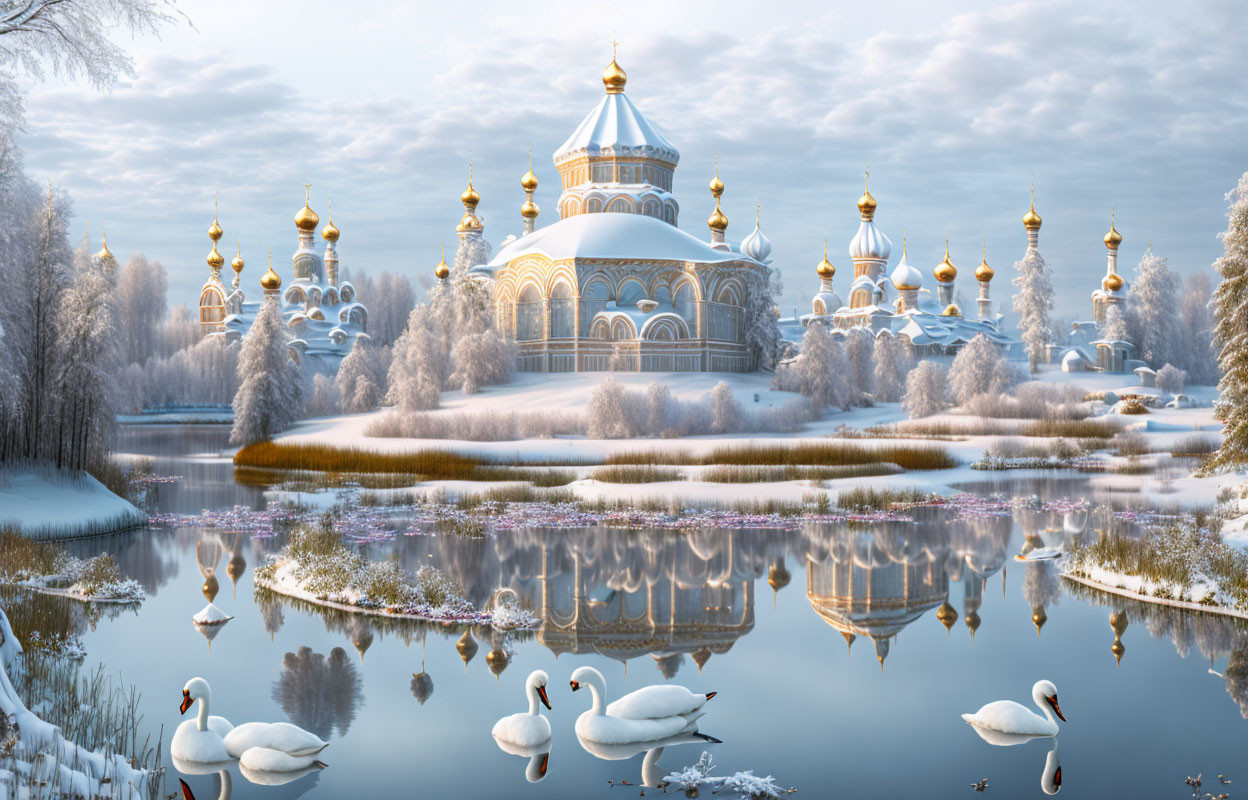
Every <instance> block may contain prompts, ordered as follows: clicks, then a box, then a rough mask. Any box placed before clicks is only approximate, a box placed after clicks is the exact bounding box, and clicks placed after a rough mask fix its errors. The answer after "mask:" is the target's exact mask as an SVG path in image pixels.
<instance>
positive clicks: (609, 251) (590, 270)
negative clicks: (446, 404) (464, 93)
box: [435, 58, 771, 372]
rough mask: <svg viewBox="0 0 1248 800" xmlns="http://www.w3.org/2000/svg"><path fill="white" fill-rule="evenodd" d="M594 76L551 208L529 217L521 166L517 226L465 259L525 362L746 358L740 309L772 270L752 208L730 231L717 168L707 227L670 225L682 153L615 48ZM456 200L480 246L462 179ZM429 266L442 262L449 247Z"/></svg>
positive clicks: (529, 197)
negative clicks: (738, 234) (552, 218)
mask: <svg viewBox="0 0 1248 800" xmlns="http://www.w3.org/2000/svg"><path fill="white" fill-rule="evenodd" d="M602 82H603V87H604V90H605V93H604V96H603V98H602V99H601V101H599V103H598V104H597V105H596V106H595V107H594V109H593V110H592V111H590V112H589V114H588V115H587V116H586V117H585V118H584V119H583V120H582V121H581V123H580V125H578V126H577V127H576V129H575V130H574V131H573V132H572V134H571V135H570V136H569V137H568V139H567V140H566V141H565V142H564V143H563V144H562V145H560V147H559V148H558V149H557V150H556V151H555V153H554V163H555V166H556V168H557V169H558V171H559V177H560V183H561V185H560V195H559V199H558V201H557V203H556V204H555V208H556V210H557V212H558V215H559V219H558V220H557V221H556V222H554V223H552V224H550V225H547V226H543V227H538V225H537V219H538V216H539V213H540V210H539V208H538V205H537V203H536V202H535V200H534V194H535V192H536V191H537V188H538V181H537V177H536V176H535V175H534V174H533V171H532V167H531V166H530V169H529V171H528V172H527V173H525V175H524V176H523V178H522V179H521V188H522V189H523V190H524V194H525V201H524V203H523V205H522V206H521V209H520V211H521V218H522V220H523V233H522V235H520V236H518V237H515V236H513V237H509V238H508V239H507V240H505V241H504V242H503V245H502V247H501V248H500V249H499V250H498V252H497V253H496V254H495V255H494V256H493V257H492V258H489V259H488V260H484V259H483V260H482V262H481V263H476V262H475V259H473V263H468V264H465V265H464V266H466V267H470V268H471V274H472V275H475V276H478V277H480V278H483V279H487V280H488V281H489V282H490V286H491V291H492V296H493V301H494V309H495V314H496V320H497V324H498V326H499V329H500V330H501V331H503V332H504V333H505V334H507V335H508V336H511V337H513V338H514V339H515V341H516V344H517V346H518V350H519V358H518V367H519V368H520V369H522V370H526V371H538V372H579V371H596V370H607V369H626V370H633V371H638V370H640V371H725V372H743V371H749V370H753V369H755V368H756V367H757V364H755V363H754V360H755V359H754V357H753V355H752V352H751V348H750V346H749V343H748V341H747V340H748V336H747V329H748V327H749V326H748V320H747V315H748V313H749V310H748V309H749V308H750V301H751V295H752V293H754V292H758V291H760V290H762V289H764V288H765V286H766V282H767V281H768V280H769V277H770V268H769V267H768V264H769V263H770V262H769V256H770V253H771V243H770V242H769V241H768V239H767V237H766V236H764V235H763V233H762V231H761V229H760V228H759V226H758V223H757V219H756V221H755V226H754V229H753V231H752V232H751V233H750V234H749V235H748V236H747V237H745V238H744V239H743V240H742V241H741V242H739V243H737V242H731V241H729V240H728V239H727V238H726V236H725V231H726V229H727V227H728V218H727V216H726V215H725V214H724V212H723V210H722V209H721V208H720V205H719V198H720V197H721V195H722V194H723V192H724V190H725V186H724V183H723V181H722V180H720V178H719V174H718V169H716V172H715V177H714V178H713V180H712V181H711V183H710V189H711V194H712V196H713V197H714V199H715V210H714V212H713V213H712V214H711V217H710V219H709V220H708V226H709V228H710V236H709V239H707V240H703V239H699V238H698V237H696V236H693V235H691V234H689V233H687V232H685V231H682V230H681V229H680V228H678V227H677V223H678V220H679V215H680V204H679V203H678V202H677V200H676V197H675V195H674V194H673V192H672V180H673V176H674V173H675V170H676V166H677V164H678V163H679V161H680V153H679V152H678V151H677V150H676V148H675V147H674V146H673V145H672V144H671V142H669V141H668V140H667V138H666V137H665V136H664V135H663V134H662V132H660V131H659V129H658V128H657V127H655V126H654V125H653V124H652V123H651V122H650V121H649V120H648V119H647V118H646V117H645V115H643V114H642V113H641V111H640V110H638V108H637V107H636V106H635V105H633V103H632V101H631V100H629V98H628V95H627V94H626V93H625V86H626V83H627V75H626V74H625V72H624V70H623V69H622V68H621V67H620V65H619V64H618V62H617V61H616V60H615V59H614V58H612V61H611V63H610V64H609V65H608V66H607V68H606V70H605V71H604V72H603V75H602ZM460 199H461V201H462V202H463V204H464V215H463V217H462V218H461V220H460V223H459V225H458V227H457V229H456V233H457V235H458V237H459V239H460V253H461V254H462V253H465V252H467V253H488V251H489V248H488V245H485V246H484V247H481V246H479V243H481V242H482V241H483V240H482V237H483V233H484V228H485V226H484V223H483V222H482V221H481V219H480V217H479V216H478V215H477V213H476V209H477V204H478V203H479V202H480V196H479V194H478V193H477V192H476V190H475V189H474V188H473V187H472V183H471V178H470V180H469V188H468V190H466V191H465V192H464V194H463V195H462V196H461V198H460ZM466 245H468V246H466ZM435 273H436V274H438V275H439V277H445V276H446V275H448V274H449V270H448V269H446V264H445V257H444V258H443V261H442V263H440V264H439V265H438V267H437V268H436V269H435ZM766 311H767V313H771V309H770V308H768V309H767V310H766Z"/></svg>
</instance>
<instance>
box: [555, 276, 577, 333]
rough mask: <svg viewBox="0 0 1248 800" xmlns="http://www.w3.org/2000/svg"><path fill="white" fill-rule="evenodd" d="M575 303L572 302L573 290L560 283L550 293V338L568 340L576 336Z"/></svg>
mask: <svg viewBox="0 0 1248 800" xmlns="http://www.w3.org/2000/svg"><path fill="white" fill-rule="evenodd" d="M574 310H575V303H574V302H573V300H572V288H571V287H570V286H568V285H567V284H566V283H563V282H562V281H560V282H559V283H557V284H555V288H554V291H552V292H551V293H550V336H551V338H552V339H567V338H571V337H572V336H575V335H576V333H575V327H576V326H575V319H574V318H573V316H572V313H573V311H574Z"/></svg>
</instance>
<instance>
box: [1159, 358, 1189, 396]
mask: <svg viewBox="0 0 1248 800" xmlns="http://www.w3.org/2000/svg"><path fill="white" fill-rule="evenodd" d="M1186 381H1187V373H1186V372H1185V371H1183V370H1181V369H1179V368H1178V367H1176V366H1174V365H1173V364H1169V363H1167V364H1166V365H1165V366H1164V367H1162V368H1161V369H1159V370H1157V388H1158V389H1160V390H1162V391H1163V392H1169V393H1170V394H1179V393H1180V392H1182V391H1183V384H1184V382H1186Z"/></svg>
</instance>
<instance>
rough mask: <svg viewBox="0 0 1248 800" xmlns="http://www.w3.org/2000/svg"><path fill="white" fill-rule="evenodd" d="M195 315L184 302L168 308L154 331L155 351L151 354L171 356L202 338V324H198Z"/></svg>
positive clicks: (192, 345)
mask: <svg viewBox="0 0 1248 800" xmlns="http://www.w3.org/2000/svg"><path fill="white" fill-rule="evenodd" d="M197 316H198V315H196V314H195V313H194V312H192V311H191V310H190V309H189V308H187V307H186V303H179V304H178V305H176V306H174V307H173V308H171V309H169V315H168V316H167V317H165V319H164V321H163V322H161V323H160V327H159V328H158V329H157V331H156V351H155V352H154V353H152V355H158V356H171V355H173V354H174V353H176V352H178V351H180V350H185V349H186V348H188V347H194V346H195V345H196V344H197V343H198V342H199V341H200V340H202V339H203V338H204V326H202V325H200V324H199V319H198V318H197Z"/></svg>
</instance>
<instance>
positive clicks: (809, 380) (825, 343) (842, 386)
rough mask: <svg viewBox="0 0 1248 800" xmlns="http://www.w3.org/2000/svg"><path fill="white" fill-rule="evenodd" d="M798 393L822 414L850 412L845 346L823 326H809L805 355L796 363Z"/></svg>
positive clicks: (850, 400)
mask: <svg viewBox="0 0 1248 800" xmlns="http://www.w3.org/2000/svg"><path fill="white" fill-rule="evenodd" d="M792 370H793V371H794V372H795V373H796V379H797V390H798V392H800V393H801V395H802V396H803V397H808V398H810V409H811V411H812V412H813V413H815V414H820V413H822V412H823V410H824V409H825V408H828V407H829V406H831V407H834V408H838V409H847V408H849V407H850V404H851V402H852V399H853V398H852V395H851V392H850V386H849V377H850V372H851V367H850V364H849V359H848V358H847V357H846V356H845V346H844V345H843V344H841V342H840V341H839V340H837V339H836V338H835V337H833V336H832V334H830V333H828V329H827V328H825V327H824V326H823V325H820V324H817V323H812V324H810V325H807V326H806V333H805V334H803V336H802V352H801V355H799V356H798V357H797V360H796V361H795V362H794V363H793V366H792Z"/></svg>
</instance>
